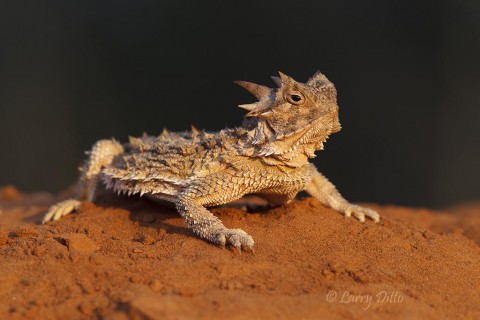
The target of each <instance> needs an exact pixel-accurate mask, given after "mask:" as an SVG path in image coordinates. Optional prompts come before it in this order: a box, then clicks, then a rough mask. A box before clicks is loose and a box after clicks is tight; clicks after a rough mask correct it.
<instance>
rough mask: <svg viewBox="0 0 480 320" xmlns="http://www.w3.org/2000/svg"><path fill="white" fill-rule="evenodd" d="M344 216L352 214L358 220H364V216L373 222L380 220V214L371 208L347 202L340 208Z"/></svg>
mask: <svg viewBox="0 0 480 320" xmlns="http://www.w3.org/2000/svg"><path fill="white" fill-rule="evenodd" d="M341 211H342V212H343V214H344V215H345V217H350V216H352V214H353V216H354V217H355V218H357V219H358V220H359V221H360V222H365V217H367V218H370V219H372V220H373V221H374V222H379V221H380V215H379V214H378V213H377V212H376V211H375V210H372V209H369V208H364V207H361V206H357V205H355V204H350V203H349V204H347V205H346V207H345V208H343V209H342V210H341Z"/></svg>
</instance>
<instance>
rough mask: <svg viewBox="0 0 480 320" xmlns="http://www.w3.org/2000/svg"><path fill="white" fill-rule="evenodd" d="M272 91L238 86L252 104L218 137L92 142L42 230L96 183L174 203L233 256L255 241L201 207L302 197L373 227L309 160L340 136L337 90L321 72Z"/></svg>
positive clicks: (89, 194)
mask: <svg viewBox="0 0 480 320" xmlns="http://www.w3.org/2000/svg"><path fill="white" fill-rule="evenodd" d="M272 79H273V80H274V82H275V83H276V85H277V88H275V89H272V88H269V87H266V86H262V85H258V84H254V83H251V82H246V81H235V83H236V84H238V85H240V86H241V87H243V88H245V89H246V90H247V91H249V92H250V93H251V94H253V96H255V97H256V98H257V100H258V102H255V103H252V104H244V105H240V106H239V107H241V108H243V109H246V110H247V111H249V112H248V113H247V114H246V115H245V119H244V121H243V124H242V125H241V126H240V127H237V128H233V129H228V128H227V129H224V130H221V131H219V132H215V133H210V132H203V131H200V130H198V129H196V128H194V127H192V130H190V131H184V132H176V133H173V132H172V133H170V132H168V131H167V130H164V131H163V132H162V134H161V135H159V136H148V135H144V136H142V137H140V138H133V137H130V139H129V142H128V143H125V144H120V143H119V142H117V141H116V140H114V139H111V140H100V141H98V142H96V143H95V144H94V145H93V147H92V149H91V151H90V152H87V154H89V158H88V160H87V161H86V162H85V164H84V166H83V167H82V168H81V169H80V171H81V177H80V180H79V194H78V196H77V198H76V199H69V200H65V201H62V202H60V203H57V204H55V205H53V206H52V207H51V208H50V209H49V211H48V212H47V213H46V215H45V217H44V218H43V222H44V223H45V222H47V221H52V220H58V219H60V218H61V217H63V216H65V215H67V214H69V213H71V212H73V211H75V210H77V209H78V208H79V206H80V203H81V201H84V200H88V201H93V200H94V199H95V194H96V191H95V190H96V187H97V185H98V184H99V183H100V182H102V183H103V184H104V185H105V186H106V188H107V189H113V190H114V191H116V192H117V193H118V194H120V193H126V194H128V195H132V194H139V195H140V196H143V195H147V196H148V197H150V198H153V199H160V200H167V201H169V202H173V203H174V204H175V207H176V209H177V211H178V212H179V214H180V215H181V216H182V217H183V218H184V219H185V222H186V225H187V226H188V227H189V228H190V229H192V231H193V232H194V233H195V234H197V235H198V236H200V237H201V238H204V239H207V240H209V241H211V242H214V243H216V244H219V245H223V246H224V245H225V244H229V245H232V246H234V247H235V248H237V249H238V250H239V251H240V250H241V249H242V248H243V249H250V250H253V246H254V241H253V238H252V237H251V236H250V235H248V234H247V233H246V232H245V231H243V230H241V229H228V228H227V227H225V226H224V225H223V224H222V222H221V221H220V219H219V218H217V217H216V216H214V215H213V214H212V213H211V212H210V211H208V210H207V209H206V207H209V206H215V205H221V204H225V203H229V202H231V201H234V200H236V199H239V198H241V197H242V196H244V195H246V194H256V195H259V196H261V197H263V198H265V199H266V200H267V201H268V202H269V203H270V204H272V205H280V204H283V203H287V202H289V201H291V200H292V199H294V198H295V196H296V195H297V193H298V192H300V191H302V190H305V191H306V192H307V193H308V194H310V195H312V196H313V197H315V198H316V199H318V200H319V201H320V202H321V203H323V204H324V205H326V206H328V207H331V208H333V209H335V210H338V211H340V212H342V213H343V214H344V215H345V216H347V217H348V216H351V215H352V214H353V215H354V216H355V217H356V218H357V219H358V220H360V221H362V222H363V221H365V217H368V218H370V219H372V220H373V221H376V222H377V221H379V219H380V216H379V214H378V213H377V212H375V211H374V210H372V209H368V208H363V207H360V206H357V205H355V204H351V203H349V202H348V201H346V200H345V199H344V198H343V197H342V196H341V195H340V193H339V192H338V191H337V190H336V188H335V186H334V185H333V184H332V183H331V182H330V181H329V180H328V179H327V178H325V177H324V176H323V175H322V174H321V173H320V172H318V171H317V169H316V167H315V166H314V165H313V164H312V163H309V162H308V159H309V158H313V157H315V151H316V150H322V149H323V144H324V142H325V141H326V140H327V138H328V136H329V135H330V134H332V133H335V132H338V131H339V130H340V122H339V119H338V105H337V92H336V89H335V86H334V85H333V83H331V82H330V81H329V80H328V79H327V78H326V77H325V76H324V75H323V74H322V73H320V72H317V73H315V74H314V75H313V76H312V77H311V78H310V79H308V81H307V82H306V83H300V82H297V81H295V80H294V79H293V78H291V77H289V76H287V75H285V74H283V73H279V77H272Z"/></svg>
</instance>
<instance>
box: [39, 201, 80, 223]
mask: <svg viewBox="0 0 480 320" xmlns="http://www.w3.org/2000/svg"><path fill="white" fill-rule="evenodd" d="M80 204H81V202H80V201H78V200H75V199H68V200H64V201H62V202H59V203H57V204H54V205H53V206H51V207H50V209H48V211H47V213H46V214H45V216H44V217H43V220H42V223H46V222H48V221H56V220H58V219H60V218H61V217H63V216H66V215H68V214H70V213H72V212H73V211H76V210H78V208H79V207H80Z"/></svg>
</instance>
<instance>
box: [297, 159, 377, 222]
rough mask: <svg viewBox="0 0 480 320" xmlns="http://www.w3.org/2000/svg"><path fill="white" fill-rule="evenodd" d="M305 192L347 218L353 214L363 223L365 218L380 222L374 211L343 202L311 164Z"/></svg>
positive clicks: (338, 193) (335, 189) (331, 185)
mask: <svg viewBox="0 0 480 320" xmlns="http://www.w3.org/2000/svg"><path fill="white" fill-rule="evenodd" d="M305 191H307V192H308V193H309V194H310V195H312V196H313V197H314V198H316V199H317V200H319V201H320V202H321V203H323V204H324V205H326V206H328V207H330V208H333V209H335V210H338V211H340V212H342V213H343V214H344V215H345V216H347V217H350V216H351V215H352V214H353V215H354V216H355V217H356V218H357V219H358V220H360V221H362V222H364V221H365V217H368V218H370V219H372V220H373V221H375V222H378V221H380V215H379V214H378V213H377V212H376V211H375V210H372V209H369V208H364V207H361V206H358V205H355V204H352V203H350V202H348V201H347V200H345V199H344V198H343V197H342V195H341V194H340V192H338V190H337V188H335V186H334V185H333V184H332V183H331V182H330V181H329V180H328V179H327V178H325V176H323V175H322V174H321V173H320V172H318V170H317V168H315V166H314V165H313V164H312V165H311V181H310V183H309V184H308V185H307V187H306V188H305Z"/></svg>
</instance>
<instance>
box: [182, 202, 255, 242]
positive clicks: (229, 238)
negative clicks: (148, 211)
mask: <svg viewBox="0 0 480 320" xmlns="http://www.w3.org/2000/svg"><path fill="white" fill-rule="evenodd" d="M198 202H199V201H198V200H195V199H193V198H189V197H186V196H181V197H180V198H179V199H178V200H177V201H176V202H175V206H176V208H177V211H178V212H179V213H180V215H181V216H182V217H183V218H184V219H185V223H186V224H187V226H188V228H190V229H192V231H193V232H194V233H195V234H196V235H198V236H200V237H201V238H203V239H207V240H209V241H211V242H213V243H216V244H218V245H221V246H225V244H227V243H228V244H230V245H232V246H234V247H235V248H237V250H238V251H241V249H242V248H244V249H249V250H251V251H253V245H254V241H253V238H252V237H251V236H250V235H248V234H247V233H246V232H245V231H243V230H241V229H227V228H226V227H225V226H224V225H223V223H222V222H221V221H220V219H219V218H217V217H215V216H214V215H213V214H212V213H211V212H210V211H208V210H207V209H206V208H205V207H203V206H202V205H201V204H199V203H198Z"/></svg>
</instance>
